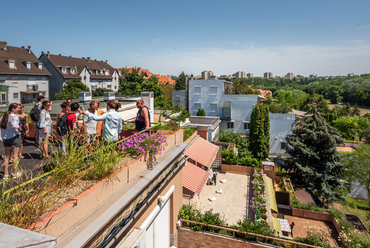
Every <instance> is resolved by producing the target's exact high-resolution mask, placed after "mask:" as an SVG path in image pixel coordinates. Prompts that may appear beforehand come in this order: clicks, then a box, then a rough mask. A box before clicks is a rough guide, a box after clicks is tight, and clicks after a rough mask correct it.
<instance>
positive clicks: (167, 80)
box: [158, 75, 175, 85]
mask: <svg viewBox="0 0 370 248" xmlns="http://www.w3.org/2000/svg"><path fill="white" fill-rule="evenodd" d="M158 82H159V84H166V83H168V84H170V85H175V80H173V79H172V78H170V77H169V76H165V75H162V76H160V77H158Z"/></svg>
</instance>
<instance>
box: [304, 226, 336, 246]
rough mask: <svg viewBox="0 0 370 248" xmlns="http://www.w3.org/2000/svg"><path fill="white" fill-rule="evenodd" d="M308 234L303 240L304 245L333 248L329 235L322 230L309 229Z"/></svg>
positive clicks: (307, 229)
mask: <svg viewBox="0 0 370 248" xmlns="http://www.w3.org/2000/svg"><path fill="white" fill-rule="evenodd" d="M306 232H307V237H306V238H304V239H302V242H303V243H305V244H309V245H315V246H320V247H324V248H326V247H328V248H329V247H331V246H330V242H329V235H328V233H327V232H326V231H325V230H323V229H321V228H315V227H307V228H306Z"/></svg>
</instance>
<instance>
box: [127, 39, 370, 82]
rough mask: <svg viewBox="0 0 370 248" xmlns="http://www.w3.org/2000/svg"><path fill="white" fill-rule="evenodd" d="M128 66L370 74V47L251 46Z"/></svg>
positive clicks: (355, 43)
mask: <svg viewBox="0 0 370 248" xmlns="http://www.w3.org/2000/svg"><path fill="white" fill-rule="evenodd" d="M128 59H129V60H130V61H127V63H128V64H135V65H140V66H141V67H143V68H144V67H145V68H149V69H150V70H151V71H152V72H155V73H161V74H173V75H178V74H179V73H181V71H185V73H187V74H191V73H193V74H194V75H199V74H200V73H201V72H202V71H204V70H212V71H213V72H214V73H215V74H216V75H223V74H226V75H230V74H232V73H234V72H236V71H245V72H247V73H248V72H251V73H253V74H254V75H255V76H262V75H263V73H264V72H266V71H270V72H272V73H273V74H274V75H278V76H284V75H285V74H286V73H288V72H293V73H295V74H296V75H297V74H300V75H305V76H308V75H309V74H311V73H315V74H318V75H323V76H325V75H345V74H347V73H351V72H354V73H355V74H362V73H369V72H370V44H369V43H366V42H361V41H352V42H349V41H346V42H343V44H342V45H331V46H328V45H326V46H318V45H316V46H315V45H302V46H299V45H287V46H275V47H258V45H254V46H250V47H248V48H244V49H219V48H204V49H200V50H195V51H193V52H189V53H185V52H177V51H174V52H171V53H162V56H150V55H149V56H138V57H136V58H135V57H131V58H128Z"/></svg>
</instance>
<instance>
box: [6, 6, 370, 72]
mask: <svg viewBox="0 0 370 248" xmlns="http://www.w3.org/2000/svg"><path fill="white" fill-rule="evenodd" d="M369 9H370V1H368V0H360V1H341V0H336V1H332V0H320V1H319V0H310V1H309V0H295V1H292V0H271V1H262V0H260V1H233V0H231V1H219V0H213V1H208V0H207V1H202V0H198V1H193V0H188V1H135V0H131V1H118V0H115V1H110V0H107V1H95V0H91V1H69V0H67V1H52V0H51V1H50V0H49V1H37V0H35V1H17V0H12V1H9V0H6V1H3V2H2V4H1V8H0V23H1V25H0V41H6V42H8V45H9V46H26V45H30V46H31V47H32V48H31V49H32V51H33V52H34V53H35V54H36V56H39V55H40V54H41V51H45V52H46V51H50V52H51V53H52V54H62V55H66V56H69V55H72V56H74V57H91V58H92V59H98V60H108V63H109V64H111V65H112V66H113V67H116V68H119V67H125V66H127V67H134V66H138V67H141V68H145V69H149V70H150V71H152V72H153V73H158V74H170V75H178V74H180V73H181V71H184V72H185V73H187V74H194V75H200V73H201V72H202V71H204V70H212V71H213V72H214V73H215V75H217V76H219V75H223V74H226V75H230V74H232V73H234V72H236V71H245V72H247V73H248V72H251V73H253V74H254V75H255V76H262V75H263V73H264V72H266V71H270V72H272V73H273V74H274V75H278V76H284V75H285V74H286V73H288V72H293V73H295V74H296V75H297V74H300V75H305V76H308V75H309V74H312V73H315V74H318V75H322V76H325V75H345V74H347V73H352V72H353V73H355V74H362V73H370V15H369V14H368V11H369Z"/></svg>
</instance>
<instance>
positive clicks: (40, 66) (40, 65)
mask: <svg viewBox="0 0 370 248" xmlns="http://www.w3.org/2000/svg"><path fill="white" fill-rule="evenodd" d="M38 65H39V70H41V71H42V70H43V69H42V63H39V64H38Z"/></svg>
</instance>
